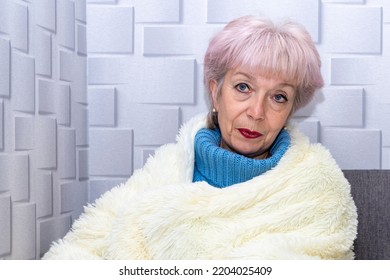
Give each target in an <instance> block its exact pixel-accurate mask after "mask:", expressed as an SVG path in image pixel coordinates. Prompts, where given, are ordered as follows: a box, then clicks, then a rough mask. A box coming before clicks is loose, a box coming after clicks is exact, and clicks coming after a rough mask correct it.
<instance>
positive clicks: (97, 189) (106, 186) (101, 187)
mask: <svg viewBox="0 0 390 280" xmlns="http://www.w3.org/2000/svg"><path fill="white" fill-rule="evenodd" d="M125 181H126V180H125V179H110V180H91V181H90V182H89V189H88V202H89V203H93V202H94V201H95V200H96V199H98V198H99V197H100V196H101V195H102V194H104V193H105V192H106V191H108V190H110V189H112V188H113V187H115V186H117V185H119V184H121V183H123V182H125Z"/></svg>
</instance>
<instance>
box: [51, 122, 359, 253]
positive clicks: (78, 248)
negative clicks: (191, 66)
mask: <svg viewBox="0 0 390 280" xmlns="http://www.w3.org/2000/svg"><path fill="white" fill-rule="evenodd" d="M204 126H205V118H204V116H197V117H195V118H193V119H192V120H191V121H189V122H188V123H187V124H185V125H184V126H183V127H182V128H181V130H180V133H179V134H178V136H177V142H176V143H172V144H167V145H164V146H162V147H160V148H159V149H157V150H156V153H155V155H154V156H153V157H150V158H149V159H148V161H147V163H146V164H145V166H144V167H143V168H141V169H139V170H136V171H135V172H134V174H133V175H132V176H131V177H130V178H129V180H128V181H127V182H126V183H124V184H122V185H118V186H116V187H114V188H113V189H111V190H110V191H108V192H106V193H105V194H104V195H103V196H102V197H101V198H99V199H97V200H96V201H95V203H94V204H93V205H88V206H87V207H86V208H85V211H84V213H83V214H82V215H81V216H80V218H79V219H78V220H76V221H75V222H74V224H73V226H72V230H71V231H69V232H68V233H67V235H66V236H65V237H64V238H63V239H61V240H59V241H57V242H55V243H54V244H53V245H52V247H51V248H50V250H49V251H48V252H47V253H46V254H45V255H44V259H166V260H167V259H352V258H353V257H354V255H353V241H354V239H355V237H356V232H357V212H356V207H355V204H354V202H353V200H352V197H351V193H350V185H349V183H348V181H347V180H346V179H345V178H344V176H343V173H342V171H341V170H340V168H339V167H338V166H337V164H336V162H335V161H334V159H333V158H332V156H331V155H330V153H329V152H328V151H327V150H326V149H325V148H324V147H323V146H321V145H320V144H311V143H310V142H309V140H308V139H307V137H305V136H303V135H301V134H300V133H299V132H298V131H297V130H296V129H294V128H292V129H289V130H290V134H291V138H292V139H291V147H290V148H289V150H288V151H287V152H286V154H285V155H284V157H283V158H282V159H281V160H280V162H279V164H278V165H277V166H276V167H275V168H273V169H272V170H270V171H268V172H266V173H264V174H263V175H260V176H258V177H255V178H253V179H251V180H249V181H246V182H244V183H240V184H236V185H232V186H230V187H227V188H223V189H220V188H215V187H213V186H210V185H208V184H207V183H205V182H197V183H192V175H193V168H194V137H195V134H196V132H197V131H198V130H199V129H200V128H202V127H204Z"/></svg>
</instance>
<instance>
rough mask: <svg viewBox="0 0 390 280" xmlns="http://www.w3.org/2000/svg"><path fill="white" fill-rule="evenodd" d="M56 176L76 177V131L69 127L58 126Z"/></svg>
mask: <svg viewBox="0 0 390 280" xmlns="http://www.w3.org/2000/svg"><path fill="white" fill-rule="evenodd" d="M58 176H59V178H61V179H73V178H76V132H75V130H74V129H70V128H58Z"/></svg>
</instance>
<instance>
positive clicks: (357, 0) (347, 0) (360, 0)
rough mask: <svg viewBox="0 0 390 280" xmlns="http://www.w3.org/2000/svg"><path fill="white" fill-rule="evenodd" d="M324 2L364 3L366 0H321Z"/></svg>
mask: <svg viewBox="0 0 390 280" xmlns="http://www.w3.org/2000/svg"><path fill="white" fill-rule="evenodd" d="M321 1H322V3H338V4H364V1H365V0H321Z"/></svg>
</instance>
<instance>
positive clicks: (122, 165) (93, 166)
mask: <svg viewBox="0 0 390 280" xmlns="http://www.w3.org/2000/svg"><path fill="white" fill-rule="evenodd" d="M90 138H91V141H90V146H89V147H90V151H89V159H90V166H89V172H90V175H107V176H129V175H130V174H131V173H132V172H133V170H132V165H133V163H132V162H133V160H132V158H133V148H132V147H133V131H132V130H130V129H116V130H106V129H91V130H90Z"/></svg>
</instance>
